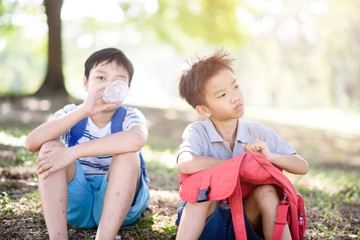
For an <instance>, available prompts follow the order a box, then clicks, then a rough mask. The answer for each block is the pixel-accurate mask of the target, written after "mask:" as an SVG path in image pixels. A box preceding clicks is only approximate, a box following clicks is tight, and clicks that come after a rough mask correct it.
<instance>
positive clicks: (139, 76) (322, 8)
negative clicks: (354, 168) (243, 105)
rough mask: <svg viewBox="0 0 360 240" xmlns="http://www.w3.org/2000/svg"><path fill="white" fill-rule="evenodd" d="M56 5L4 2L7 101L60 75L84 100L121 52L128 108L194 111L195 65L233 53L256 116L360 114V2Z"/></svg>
mask: <svg viewBox="0 0 360 240" xmlns="http://www.w3.org/2000/svg"><path fill="white" fill-rule="evenodd" d="M47 2H48V3H47ZM56 2H57V4H54V2H53V1H45V4H44V2H43V1H42V0H2V1H0V72H1V75H0V94H1V95H3V96H21V95H29V94H30V95H31V94H34V93H36V92H37V91H38V90H39V89H40V87H41V86H42V85H43V84H44V83H46V82H44V80H45V78H46V77H47V75H48V74H47V73H48V67H53V69H52V72H54V73H55V74H56V75H59V74H63V79H62V78H61V77H59V76H57V77H53V78H52V80H51V81H62V80H63V81H64V83H65V87H66V91H67V93H68V94H70V95H71V96H73V97H75V98H79V99H81V98H83V97H84V94H85V93H84V91H83V89H82V81H81V79H82V76H83V71H84V67H83V65H84V61H85V60H86V58H87V57H88V56H89V55H90V54H91V53H92V52H93V51H95V50H98V49H101V48H104V47H117V48H120V49H122V50H123V51H124V52H125V53H126V54H127V55H128V57H129V58H130V59H131V60H132V61H133V63H134V65H135V75H134V84H133V87H132V88H133V89H132V91H131V96H130V97H129V99H128V100H127V103H129V104H136V105H148V106H155V107H161V108H167V107H186V106H184V105H185V104H184V103H183V101H179V98H178V93H177V81H178V78H179V76H180V74H181V72H182V71H183V70H184V69H185V68H186V67H187V66H188V64H187V61H188V60H189V59H194V57H196V56H205V55H208V54H211V53H212V52H213V51H214V50H215V49H217V48H225V49H226V50H228V51H229V52H230V53H231V57H232V58H234V59H236V61H235V64H234V69H235V71H236V77H237V78H238V79H239V81H240V84H241V86H242V88H243V90H244V91H245V94H246V98H247V102H248V104H249V105H251V106H257V107H266V108H268V107H270V108H288V109H294V108H296V109H323V110H325V109H327V110H328V111H329V110H330V109H332V110H333V111H334V113H337V112H336V111H335V109H341V110H343V111H345V112H346V113H350V112H353V113H358V112H359V111H360V84H359V83H360V81H359V79H360V44H359V43H360V14H359V11H358V10H359V9H360V2H359V1H357V0H332V1H328V0H302V1H297V0H289V1H282V0H248V1H243V0H237V1H233V0H223V1H218V0H209V1H204V0H196V1H194V0H184V1H165V0H133V1H130V0H109V1H106V2H102V1H96V0H73V1H70V0H63V1H56ZM46 3H47V4H46ZM47 14H49V16H51V18H52V19H53V20H50V19H51V18H48V17H47ZM56 15H58V16H56ZM57 17H58V19H59V20H58V21H57V20H56V18H57ZM60 24H61V26H60ZM51 31H52V32H51ZM57 32H58V33H57ZM50 34H52V36H50V45H51V44H53V46H55V47H53V48H51V46H50V47H49V46H48V40H49V38H48V37H49V35H50ZM58 41H61V42H60V44H59V43H57V42H58ZM56 44H58V45H56ZM56 46H57V47H56ZM60 47H61V48H60ZM54 48H58V49H57V50H56V49H55V50H54ZM48 49H50V51H52V50H54V53H61V54H62V55H61V58H59V56H57V55H58V54H57V55H50V56H52V59H53V62H54V61H58V62H57V63H56V62H55V65H56V64H61V65H60V68H59V67H58V66H55V67H54V64H53V62H51V60H50V63H51V64H52V65H50V66H49V61H48ZM59 50H61V51H60V52H59ZM59 61H60V62H59ZM54 69H55V70H54ZM50 70H51V69H50ZM52 72H50V74H51V73H52ZM52 85H54V86H57V85H56V84H52ZM57 89H58V90H59V92H61V91H62V88H61V87H58V86H57ZM49 90H51V89H50V88H49V89H48V91H49ZM55 90H56V89H55ZM139 96H141V97H139ZM339 114H341V113H339Z"/></svg>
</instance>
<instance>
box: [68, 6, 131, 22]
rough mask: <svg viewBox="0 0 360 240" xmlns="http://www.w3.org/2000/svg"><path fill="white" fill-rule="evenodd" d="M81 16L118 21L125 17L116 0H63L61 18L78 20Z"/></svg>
mask: <svg viewBox="0 0 360 240" xmlns="http://www.w3.org/2000/svg"><path fill="white" fill-rule="evenodd" d="M83 17H93V18H96V19H99V20H103V21H107V22H113V23H119V22H122V21H123V20H124V18H125V16H124V12H123V10H122V9H121V7H120V6H119V3H118V1H116V0H107V1H106V2H103V1H97V0H77V1H69V0H65V1H64V4H63V6H62V11H61V18H62V19H63V20H78V19H81V18H83Z"/></svg>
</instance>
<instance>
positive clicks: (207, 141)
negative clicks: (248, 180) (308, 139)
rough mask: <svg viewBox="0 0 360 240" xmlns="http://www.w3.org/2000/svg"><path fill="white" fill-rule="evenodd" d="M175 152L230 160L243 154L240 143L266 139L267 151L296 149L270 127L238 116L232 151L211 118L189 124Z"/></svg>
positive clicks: (293, 151) (280, 151) (275, 151)
mask: <svg viewBox="0 0 360 240" xmlns="http://www.w3.org/2000/svg"><path fill="white" fill-rule="evenodd" d="M182 138H183V143H182V144H181V145H180V148H179V151H178V155H179V154H180V153H182V152H185V151H187V152H191V153H193V154H195V155H200V156H207V157H214V158H221V159H230V158H233V157H236V156H238V155H241V154H243V153H244V151H243V149H242V146H241V144H248V143H250V142H251V141H253V140H255V139H259V140H262V141H264V142H266V144H267V146H268V148H269V150H270V152H272V153H277V154H282V155H291V154H294V153H296V151H295V149H294V148H293V147H292V146H291V145H290V144H289V143H287V142H286V141H285V140H284V139H283V138H281V137H280V136H279V135H278V134H276V133H275V132H274V131H273V130H271V129H270V128H268V127H266V126H264V125H263V124H261V123H258V122H248V121H243V120H241V119H238V127H237V133H236V141H235V146H234V149H233V151H231V149H230V144H229V143H228V142H226V141H224V139H223V138H222V137H221V136H220V135H219V133H218V132H217V131H216V129H215V126H214V124H213V123H212V121H211V120H210V119H207V120H205V121H201V122H195V123H191V124H189V125H188V126H187V127H186V129H185V130H184V133H183V135H182Z"/></svg>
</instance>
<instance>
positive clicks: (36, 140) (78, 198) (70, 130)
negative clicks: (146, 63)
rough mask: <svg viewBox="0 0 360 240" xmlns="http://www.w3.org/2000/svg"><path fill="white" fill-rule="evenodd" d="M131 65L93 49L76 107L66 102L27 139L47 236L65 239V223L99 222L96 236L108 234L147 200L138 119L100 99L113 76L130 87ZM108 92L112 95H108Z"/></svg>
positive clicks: (142, 125)
mask: <svg viewBox="0 0 360 240" xmlns="http://www.w3.org/2000/svg"><path fill="white" fill-rule="evenodd" d="M133 73H134V68H133V65H132V63H131V62H130V60H129V59H128V58H127V57H126V56H125V55H124V53H123V52H122V51H120V50H118V49H115V48H107V49H102V50H100V51H97V52H95V53H93V54H92V55H91V56H90V57H89V58H88V59H87V61H86V62H85V75H84V77H83V84H84V88H85V90H86V91H87V93H88V95H87V97H86V99H85V100H84V102H83V103H82V104H81V105H78V106H76V105H74V104H71V105H67V106H65V107H64V108H63V109H61V110H59V111H58V112H56V113H55V115H54V116H53V117H52V118H51V119H50V120H49V121H48V122H46V123H43V124H42V125H40V126H39V127H37V128H36V129H34V130H33V131H32V132H31V133H30V134H29V135H28V136H27V138H26V142H25V146H26V148H27V149H28V150H29V151H31V152H37V151H39V157H38V160H37V162H36V164H37V174H38V175H39V179H38V180H39V182H38V185H39V193H40V199H41V203H42V208H43V211H44V217H45V222H46V226H47V229H48V233H49V237H50V239H67V238H68V236H67V223H69V224H71V225H73V226H76V227H83V228H93V227H98V229H97V234H96V239H114V238H115V236H116V234H117V232H118V230H119V229H120V227H121V226H126V225H130V224H132V223H134V222H135V221H136V220H137V219H138V218H139V217H140V214H141V212H142V211H143V210H144V209H145V208H146V207H147V204H148V201H149V192H150V191H149V188H148V187H147V185H146V175H145V168H144V163H143V160H142V158H141V154H140V152H139V151H140V149H141V148H142V147H143V146H144V145H145V143H146V140H147V135H148V132H147V129H146V122H145V117H144V116H143V115H142V113H141V112H140V111H138V110H137V109H133V108H126V107H123V106H121V105H122V101H123V99H122V100H119V101H115V102H110V103H105V102H104V99H105V98H104V97H103V93H104V90H105V88H106V87H107V86H109V85H110V83H114V82H115V81H117V80H121V81H122V82H121V81H118V82H120V83H121V84H124V83H125V87H126V89H127V87H128V86H130V83H131V80H132V77H133ZM111 97H114V96H111V94H110V98H111Z"/></svg>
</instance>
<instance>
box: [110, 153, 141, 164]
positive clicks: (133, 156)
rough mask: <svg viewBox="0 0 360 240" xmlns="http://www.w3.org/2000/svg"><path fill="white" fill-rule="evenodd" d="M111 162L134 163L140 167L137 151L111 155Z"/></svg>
mask: <svg viewBox="0 0 360 240" xmlns="http://www.w3.org/2000/svg"><path fill="white" fill-rule="evenodd" d="M112 162H114V163H121V164H122V165H134V166H139V167H140V157H139V154H138V153H134V152H130V153H121V154H115V155H113V157H112Z"/></svg>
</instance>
